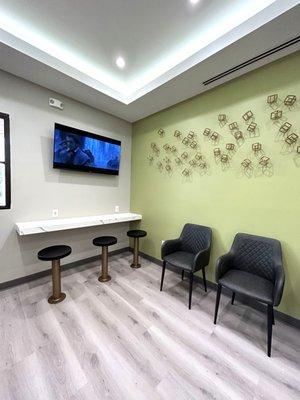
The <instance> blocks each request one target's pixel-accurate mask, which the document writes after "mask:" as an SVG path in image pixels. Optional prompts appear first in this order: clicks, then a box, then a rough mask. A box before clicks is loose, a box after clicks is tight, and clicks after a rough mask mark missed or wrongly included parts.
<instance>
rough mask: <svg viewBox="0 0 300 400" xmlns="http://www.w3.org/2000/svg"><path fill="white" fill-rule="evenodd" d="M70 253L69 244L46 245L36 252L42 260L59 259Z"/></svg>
mask: <svg viewBox="0 0 300 400" xmlns="http://www.w3.org/2000/svg"><path fill="white" fill-rule="evenodd" d="M71 253H72V249H71V247H70V246H65V245H57V246H50V247H46V248H45V249H43V250H40V251H39V252H38V258H39V259H40V260H42V261H52V260H60V259H61V258H64V257H67V256H68V255H70V254H71Z"/></svg>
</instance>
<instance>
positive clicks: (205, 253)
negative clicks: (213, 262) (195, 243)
mask: <svg viewBox="0 0 300 400" xmlns="http://www.w3.org/2000/svg"><path fill="white" fill-rule="evenodd" d="M209 259H210V247H207V248H206V249H203V250H201V251H199V253H197V254H196V255H195V259H194V264H193V271H198V270H199V269H201V268H203V267H205V266H206V265H208V263H209Z"/></svg>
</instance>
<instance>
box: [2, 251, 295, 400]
mask: <svg viewBox="0 0 300 400" xmlns="http://www.w3.org/2000/svg"><path fill="white" fill-rule="evenodd" d="M131 258H132V255H131V254H129V253H124V254H121V255H116V256H113V257H110V259H109V271H110V272H109V273H110V275H111V276H112V280H111V281H110V282H107V283H99V282H98V280H97V277H98V274H99V266H98V265H97V264H96V263H92V264H89V265H86V266H81V267H79V268H74V269H70V270H68V271H64V272H63V274H62V286H63V290H64V291H65V292H66V294H67V299H66V300H65V301H64V302H62V303H60V304H57V305H50V304H48V302H47V297H48V294H49V293H50V292H51V282H50V279H49V277H44V278H42V279H40V280H38V281H35V282H32V283H27V284H24V285H21V286H19V287H17V288H12V289H8V290H5V291H3V292H1V293H0V311H1V315H0V324H1V326H0V328H1V331H0V334H1V340H0V398H1V399H4V400H16V399H17V400H18V399H20V400H21V399H22V400H48V399H49V400H52V399H64V400H69V399H70V400H87V399H88V400H94V399H101V400H102V399H108V400H132V399H135V400H136V399H137V400H140V399H141V400H150V399H151V400H159V399H162V400H174V399H176V400H177V399H179V400H193V399H195V400H196V399H197V400H199V399H222V400H226V399H230V400H248V399H251V400H268V399H270V400H271V399H272V400H277V399H278V400H279V399H281V400H285V399H286V400H288V399H289V400H294V399H295V400H296V399H297V400H298V399H299V398H300V343H299V331H297V330H296V329H295V328H293V327H291V326H289V325H286V324H284V323H282V322H276V325H275V327H274V339H273V352H272V358H271V359H270V358H268V357H267V356H266V318H265V315H263V314H261V313H260V312H258V311H257V310H253V309H251V308H249V307H248V306H245V305H243V304H241V303H239V301H238V298H237V299H236V301H235V304H234V305H233V306H232V305H231V304H230V298H229V297H226V296H223V297H222V299H221V303H220V311H219V320H218V325H216V326H214V325H213V311H214V304H215V292H213V291H208V293H205V292H204V291H203V289H202V287H201V286H200V285H199V284H196V285H195V289H194V293H193V308H192V310H190V311H189V310H188V308H187V296H188V282H187V281H183V282H182V281H181V278H180V276H179V275H177V274H175V273H174V272H171V271H166V277H165V286H164V291H163V292H159V281H160V272H161V270H160V267H158V266H157V265H155V264H153V263H151V262H150V261H148V260H145V259H141V261H142V268H141V269H139V270H132V269H131V268H130V263H131V261H132V260H131Z"/></svg>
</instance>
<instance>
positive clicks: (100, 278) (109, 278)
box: [98, 275, 111, 282]
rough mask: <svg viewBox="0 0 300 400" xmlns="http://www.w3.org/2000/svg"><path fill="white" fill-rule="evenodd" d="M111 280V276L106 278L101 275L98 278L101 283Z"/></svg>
mask: <svg viewBox="0 0 300 400" xmlns="http://www.w3.org/2000/svg"><path fill="white" fill-rule="evenodd" d="M110 280H111V276H110V275H106V276H102V275H100V276H99V278H98V281H99V282H109V281H110Z"/></svg>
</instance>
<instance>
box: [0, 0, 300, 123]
mask: <svg viewBox="0 0 300 400" xmlns="http://www.w3.org/2000/svg"><path fill="white" fill-rule="evenodd" d="M298 4H299V1H297V0H251V1H245V0H199V2H198V3H197V4H195V5H192V4H191V3H190V1H189V0H85V1H82V0H72V1H71V0H51V1H49V0H9V1H7V0H5V1H4V0H0V68H2V69H4V70H6V71H9V72H11V73H14V74H16V75H18V76H22V77H24V78H26V79H29V80H32V81H34V82H36V83H39V84H41V85H43V86H46V87H49V88H50V89H53V90H56V91H58V92H61V93H63V94H66V95H68V96H70V97H73V98H76V99H78V100H80V101H84V102H86V103H87V104H90V105H93V106H94V107H97V108H101V109H104V110H105V111H108V112H111V113H113V114H115V115H118V116H120V117H122V118H124V119H127V120H130V121H133V120H136V119H139V118H142V117H143V116H145V115H148V114H149V113H151V112H155V111H158V110H159V109H161V108H163V107H167V106H169V105H172V104H174V103H175V102H176V101H180V100H183V99H185V98H188V97H190V96H192V95H195V94H197V93H200V92H201V91H203V90H204V89H205V88H203V87H201V84H202V82H203V81H204V80H205V79H208V78H209V77H211V76H213V75H215V74H218V73H220V72H222V71H224V70H225V69H227V68H230V67H231V66H234V65H237V64H239V63H240V62H242V61H244V60H245V59H247V58H251V57H253V56H254V55H257V54H259V52H261V51H266V50H269V49H270V48H272V47H274V46H276V45H278V44H281V43H283V42H284V41H286V40H289V39H291V38H292V37H295V36H296V35H297V34H298V35H299V27H298V25H299V17H300V13H299V6H298V7H295V6H296V5H298ZM253 45H254V46H253ZM298 48H299V47H297V46H294V47H291V48H290V49H289V50H285V51H284V52H282V53H280V54H279V55H276V56H273V57H270V58H269V59H268V60H267V61H263V62H261V63H258V64H256V65H255V67H257V66H259V65H262V64H263V63H266V62H270V61H271V60H272V59H275V58H278V57H279V56H283V55H285V54H287V53H288V52H291V51H295V50H297V49H298ZM117 56H123V57H124V58H125V60H126V67H125V68H124V69H123V70H120V69H118V68H117V66H116V65H115V59H116V57H117ZM250 68H252V69H253V66H252V67H250ZM248 69H249V68H248ZM245 71H246V70H244V71H243V72H242V73H244V72H245ZM237 74H240V73H237ZM235 76H236V75H235ZM223 81H224V80H223ZM221 83H222V81H221ZM202 86H203V85H202ZM174 87H177V89H176V88H175V89H174Z"/></svg>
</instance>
